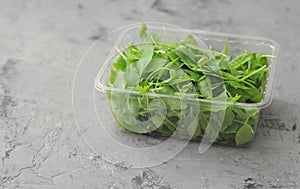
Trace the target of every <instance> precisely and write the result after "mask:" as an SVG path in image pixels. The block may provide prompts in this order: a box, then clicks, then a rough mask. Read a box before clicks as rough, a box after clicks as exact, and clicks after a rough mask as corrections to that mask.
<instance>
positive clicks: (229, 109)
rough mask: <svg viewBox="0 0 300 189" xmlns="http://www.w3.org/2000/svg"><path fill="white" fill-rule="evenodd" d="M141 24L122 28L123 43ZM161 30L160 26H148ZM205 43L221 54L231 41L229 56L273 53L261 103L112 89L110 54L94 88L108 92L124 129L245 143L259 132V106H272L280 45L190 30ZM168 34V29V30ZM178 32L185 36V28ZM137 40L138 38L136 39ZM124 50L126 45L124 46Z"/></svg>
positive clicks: (221, 141) (193, 138) (235, 144)
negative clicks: (247, 53) (226, 44)
mask: <svg viewBox="0 0 300 189" xmlns="http://www.w3.org/2000/svg"><path fill="white" fill-rule="evenodd" d="M139 28H140V27H139V26H136V27H132V28H130V29H127V30H126V31H124V32H123V35H122V36H120V38H119V40H118V41H119V42H118V43H117V44H118V45H120V46H121V42H122V41H128V40H132V39H134V38H136V37H135V36H138V32H139ZM148 29H150V30H153V31H154V32H157V31H158V30H161V28H156V27H151V26H150V27H149V28H148ZM188 31H189V32H190V33H192V34H193V35H194V36H195V37H197V38H199V39H201V41H202V42H203V43H204V44H206V45H212V46H213V47H214V49H215V51H218V52H221V51H222V49H223V47H224V44H225V41H226V40H227V41H228V46H229V52H228V54H229V55H235V54H238V53H241V52H242V51H244V50H246V51H247V52H249V53H252V52H253V53H254V52H256V53H264V54H268V55H272V56H273V57H270V58H268V59H269V61H268V68H269V70H268V73H267V82H266V86H265V91H264V94H263V100H262V101H261V102H259V103H231V102H225V101H215V100H205V99H199V98H192V97H189V96H188V95H181V96H173V95H168V94H157V93H147V94H143V93H141V92H139V91H132V90H126V89H118V88H112V87H109V85H107V84H108V83H109V74H110V70H111V69H112V67H113V66H112V58H109V59H108V60H107V61H106V62H105V63H104V65H103V67H102V69H101V70H100V72H99V74H98V75H97V78H96V80H95V87H96V89H98V90H99V91H102V92H106V94H107V99H108V100H109V103H108V104H109V106H110V110H111V113H112V114H113V116H114V118H115V119H116V121H117V122H118V123H119V127H120V128H123V129H125V130H127V131H131V132H134V133H138V134H146V135H151V136H155V137H171V136H172V137H176V138H178V139H186V140H193V141H203V140H205V141H206V142H213V143H218V144H226V145H232V146H240V145H245V144H248V143H249V142H251V141H252V140H253V138H254V136H255V132H256V128H257V124H258V120H259V115H260V110H261V109H262V108H265V107H267V106H268V105H270V103H271V100H272V89H273V85H274V80H275V72H276V65H277V60H278V53H279V45H278V44H277V42H275V41H273V40H270V39H266V38H258V37H249V36H241V35H234V34H224V33H215V32H207V31H201V30H188ZM167 32H169V31H167ZM175 33H176V35H182V36H186V34H185V33H183V32H182V31H175ZM135 40H136V39H134V40H133V41H134V42H137V41H135ZM120 49H122V47H120Z"/></svg>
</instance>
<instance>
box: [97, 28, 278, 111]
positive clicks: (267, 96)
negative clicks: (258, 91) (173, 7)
mask: <svg viewBox="0 0 300 189" xmlns="http://www.w3.org/2000/svg"><path fill="white" fill-rule="evenodd" d="M150 24H151V23H150ZM138 26H140V25H138V24H133V25H130V27H129V28H125V30H124V31H123V32H122V33H121V34H120V36H122V35H124V32H125V33H126V31H127V30H129V29H132V28H134V27H138ZM151 27H152V28H155V26H154V27H153V26H151ZM185 30H187V31H189V32H190V33H192V34H196V35H197V34H202V35H211V36H219V37H228V38H236V39H245V40H253V41H260V42H257V44H258V45H265V46H266V45H267V46H269V47H270V48H271V49H272V55H273V56H274V57H273V58H270V61H269V62H270V64H269V68H270V69H269V71H268V78H267V83H266V88H265V91H264V97H263V99H262V100H261V101H260V102H258V103H242V102H230V101H221V100H210V99H200V98H192V97H185V96H174V95H166V94H157V93H142V92H140V91H133V90H130V89H119V88H113V87H109V86H106V85H104V84H103V83H101V82H100V81H101V78H102V77H103V75H104V74H105V68H106V67H107V66H108V64H109V62H110V61H108V59H109V60H111V58H112V57H110V58H106V61H105V62H104V64H103V66H102V67H101V69H100V71H99V72H98V74H97V76H96V78H95V82H94V86H95V88H96V89H97V90H99V91H101V92H103V91H111V92H120V93H121V92H122V93H129V94H135V95H148V96H149V97H160V98H161V97H163V98H172V99H183V100H188V101H195V102H203V103H210V104H217V105H230V106H237V107H247V108H259V109H262V108H265V107H267V106H269V105H270V104H271V102H272V91H273V86H274V84H275V74H276V70H277V69H276V68H277V62H278V57H279V51H280V45H279V44H278V42H276V41H275V40H272V39H269V38H265V37H255V36H247V35H240V34H230V33H222V32H210V31H205V30H196V29H185ZM118 42H120V40H117V42H116V43H118ZM228 42H230V40H229V41H228ZM270 44H271V45H270Z"/></svg>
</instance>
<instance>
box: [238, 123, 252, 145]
mask: <svg viewBox="0 0 300 189" xmlns="http://www.w3.org/2000/svg"><path fill="white" fill-rule="evenodd" d="M253 137H254V131H253V129H252V127H250V126H249V125H244V126H243V127H242V128H240V129H239V130H238V132H237V133H236V135H235V142H236V145H238V146H239V145H242V144H246V143H248V142H250V141H251V140H252V139H253Z"/></svg>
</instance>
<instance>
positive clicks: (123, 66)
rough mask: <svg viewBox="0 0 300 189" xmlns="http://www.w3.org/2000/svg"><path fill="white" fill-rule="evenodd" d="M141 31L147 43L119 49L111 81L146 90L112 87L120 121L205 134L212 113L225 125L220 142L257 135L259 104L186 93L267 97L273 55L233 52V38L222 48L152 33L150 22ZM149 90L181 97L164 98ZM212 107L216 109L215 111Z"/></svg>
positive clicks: (137, 127)
mask: <svg viewBox="0 0 300 189" xmlns="http://www.w3.org/2000/svg"><path fill="white" fill-rule="evenodd" d="M162 35H163V34H162ZM140 37H141V39H142V41H143V43H142V44H140V45H134V44H129V45H128V48H127V49H124V50H122V51H119V54H118V55H116V57H115V59H114V61H113V66H114V68H113V69H112V70H111V72H110V83H108V84H107V85H109V86H110V87H113V88H119V89H129V90H132V91H139V92H141V94H136V95H133V94H126V93H120V92H112V91H110V92H108V98H109V100H111V102H112V106H114V107H112V108H113V114H114V116H115V118H116V119H117V120H118V122H119V124H120V125H119V126H120V127H122V128H125V129H126V130H130V131H133V132H136V133H148V134H160V135H163V136H171V135H173V134H174V132H175V131H176V129H178V130H179V131H180V132H179V135H180V136H179V137H180V138H185V137H192V138H193V139H194V140H201V138H202V137H203V135H204V133H205V130H206V128H207V127H208V125H209V121H210V118H212V119H213V120H212V121H213V122H216V123H218V124H219V125H220V126H221V127H220V131H219V133H218V136H217V138H216V140H215V142H218V143H222V144H231V145H242V144H246V143H248V142H250V141H251V140H252V139H253V136H254V133H255V129H256V124H257V121H258V117H259V110H258V109H257V108H246V107H241V106H234V105H226V107H225V108H219V107H218V106H212V104H211V103H209V102H200V103H199V104H196V105H195V102H186V101H185V100H184V99H185V98H186V97H189V98H200V99H208V100H222V101H228V102H233V103H235V102H240V103H258V102H260V101H262V99H263V92H264V90H265V83H266V78H267V72H268V69H269V68H268V57H270V55H265V54H261V53H248V52H247V51H243V52H242V53H240V54H236V55H230V53H229V52H230V51H229V46H228V41H227V40H226V41H225V44H224V48H223V50H222V52H217V51H215V50H214V49H213V47H212V46H211V47H210V49H203V48H201V47H200V46H199V45H198V44H197V41H196V40H195V39H194V38H193V36H192V35H188V36H187V38H186V40H183V41H173V42H162V40H161V37H162V36H161V35H160V34H156V33H150V34H147V26H146V24H143V25H142V27H141V30H140ZM148 93H155V94H165V95H171V96H177V97H178V98H168V97H161V98H159V100H158V98H157V97H152V96H148V95H147V94H148ZM182 101H185V102H184V103H182ZM196 106H197V107H196ZM196 110H199V112H197V111H196ZM211 112H215V113H216V114H215V116H214V117H211V115H210V114H211ZM222 114H223V115H225V119H224V121H223V122H222V123H219V122H220V120H218V115H220V116H221V115H222ZM212 131H213V130H212Z"/></svg>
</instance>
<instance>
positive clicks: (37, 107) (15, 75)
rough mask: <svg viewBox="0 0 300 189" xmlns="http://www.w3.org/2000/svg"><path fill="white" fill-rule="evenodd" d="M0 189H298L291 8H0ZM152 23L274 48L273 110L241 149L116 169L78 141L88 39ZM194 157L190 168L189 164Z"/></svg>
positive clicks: (259, 4) (294, 12)
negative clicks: (79, 76) (257, 39)
mask: <svg viewBox="0 0 300 189" xmlns="http://www.w3.org/2000/svg"><path fill="white" fill-rule="evenodd" d="M0 7H1V11H0V27H1V30H0V44H1V45H0V161H1V162H0V188H42V189H48V188H101V189H102V188H103V189H113V188H114V189H115V188H118V189H119V188H126V189H127V188H144V189H148V188H149V189H150V188H155V189H173V188H178V189H181V188H182V189H183V188H236V189H240V188H300V173H299V170H300V163H299V156H300V148H299V147H300V122H299V115H300V108H299V100H300V98H299V96H298V95H299V94H300V87H299V82H300V78H299V76H298V73H299V72H300V65H299V62H298V61H297V60H299V59H300V54H299V50H300V38H298V37H297V36H298V35H299V32H300V20H299V16H300V15H299V13H300V3H299V1H298V0H288V1H280V0H262V1H260V0H246V1H234V0H218V1H208V0H189V1H180V0H174V1H167V0H148V1H146V0H132V1H121V0H101V1H93V0H85V1H83V0H62V1H38V0H32V1H9V0H3V1H0ZM142 21H158V22H166V23H171V24H176V25H179V26H182V27H184V28H193V29H203V30H209V31H222V32H228V33H239V34H246V35H253V36H264V37H269V38H272V39H274V40H277V41H278V42H279V43H280V45H281V47H282V51H281V57H280V60H279V67H278V75H277V76H278V77H277V84H276V86H275V91H274V101H273V104H272V105H271V106H270V107H269V108H267V109H265V110H263V113H262V116H261V121H260V124H259V127H258V134H257V137H256V140H255V141H254V142H253V144H252V145H251V146H250V147H248V148H232V147H222V146H213V147H212V148H211V149H210V150H209V151H208V152H207V153H205V154H204V155H203V156H201V158H199V157H197V154H196V153H195V152H193V151H189V149H191V148H192V147H191V146H193V145H195V144H191V146H189V147H188V148H187V149H186V150H185V152H184V153H188V154H189V156H190V158H189V159H190V160H181V158H180V157H178V158H175V159H173V160H171V161H169V162H166V163H165V164H163V165H160V166H157V167H151V168H145V169H130V168H129V169H126V168H123V167H121V166H118V165H112V164H110V163H108V162H106V161H104V160H103V159H101V157H99V156H95V155H94V154H93V153H92V152H91V151H89V149H88V148H87V147H86V145H85V143H84V142H83V141H82V140H81V138H80V137H79V133H78V132H77V130H76V127H75V126H74V125H75V123H74V119H73V114H72V106H71V88H72V79H73V75H74V72H75V69H76V66H77V65H78V62H79V59H80V57H81V56H82V55H83V53H84V52H85V49H86V48H88V47H89V46H90V45H91V43H92V42H93V41H94V40H97V39H99V38H100V37H101V36H102V35H103V34H105V33H106V32H108V31H111V30H112V29H115V28H118V27H119V26H122V25H126V24H130V23H136V22H142ZM193 159H194V160H193Z"/></svg>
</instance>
